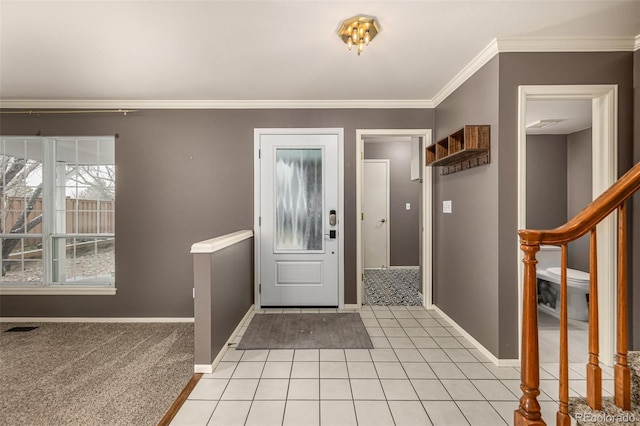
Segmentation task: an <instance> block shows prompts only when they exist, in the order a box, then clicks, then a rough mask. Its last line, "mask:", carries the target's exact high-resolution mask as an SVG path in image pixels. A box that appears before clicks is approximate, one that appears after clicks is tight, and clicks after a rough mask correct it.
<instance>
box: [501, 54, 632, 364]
mask: <svg viewBox="0 0 640 426" xmlns="http://www.w3.org/2000/svg"><path fill="white" fill-rule="evenodd" d="M499 73H500V88H499V101H500V117H499V122H500V127H499V131H498V133H499V138H500V141H501V143H500V147H499V151H500V154H499V155H500V169H499V180H498V188H499V207H498V211H499V228H498V234H499V236H500V237H499V239H500V241H499V251H500V253H499V271H500V274H499V275H500V276H499V292H500V302H499V316H500V327H499V342H500V348H499V349H500V350H499V352H498V354H497V355H499V357H500V358H514V357H516V356H517V354H518V348H517V341H518V312H517V306H518V304H517V297H518V291H517V290H518V285H517V280H518V272H517V265H518V262H519V261H520V258H521V256H520V253H518V250H516V247H517V194H518V189H517V176H518V170H517V169H518V166H517V159H518V156H517V140H518V129H517V127H518V125H517V123H518V120H517V115H518V86H519V85H535V84H549V85H550V84H617V85H618V172H619V175H622V174H623V173H624V172H625V171H627V170H629V168H630V167H631V165H632V163H633V161H632V159H633V157H632V155H633V143H634V141H633V116H632V115H633V53H631V52H598V53H587V52H585V53H502V54H500V70H499ZM639 143H640V141H638V140H636V146H638V144H639ZM636 149H637V148H636ZM491 155H492V157H493V155H494V153H493V152H492V153H491ZM639 249H640V248H639ZM632 255H633V254H632V252H630V256H632ZM635 256H637V254H636V255H635ZM636 263H638V262H636ZM634 308H635V309H634V310H635V311H637V310H640V305H635V306H634ZM637 343H639V344H640V342H637Z"/></svg>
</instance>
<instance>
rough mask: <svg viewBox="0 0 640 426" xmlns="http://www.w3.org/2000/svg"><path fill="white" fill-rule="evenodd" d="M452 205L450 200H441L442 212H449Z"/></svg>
mask: <svg viewBox="0 0 640 426" xmlns="http://www.w3.org/2000/svg"><path fill="white" fill-rule="evenodd" d="M452 211H453V210H452V207H451V200H446V201H443V202H442V213H451V212H452Z"/></svg>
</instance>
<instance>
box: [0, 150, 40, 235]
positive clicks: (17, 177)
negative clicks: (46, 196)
mask: <svg viewBox="0 0 640 426" xmlns="http://www.w3.org/2000/svg"><path fill="white" fill-rule="evenodd" d="M42 159H43V156H42V141H41V140H39V139H38V140H32V139H19V138H11V139H9V138H3V139H2V140H1V143H0V173H2V177H1V181H0V184H1V185H0V195H1V204H2V215H1V220H0V233H12V234H25V233H29V232H31V233H40V232H42V231H41V229H40V228H38V229H34V227H36V226H37V225H38V224H39V223H40V221H41V217H40V213H41V211H42V192H43V185H42Z"/></svg>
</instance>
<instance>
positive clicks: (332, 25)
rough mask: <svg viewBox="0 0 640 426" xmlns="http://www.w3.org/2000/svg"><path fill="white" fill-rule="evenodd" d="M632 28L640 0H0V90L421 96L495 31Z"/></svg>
mask: <svg viewBox="0 0 640 426" xmlns="http://www.w3.org/2000/svg"><path fill="white" fill-rule="evenodd" d="M360 13H363V14H367V15H374V16H377V17H378V19H379V22H380V25H381V28H382V29H381V32H380V34H379V35H378V36H377V37H376V39H375V40H373V42H372V43H371V44H370V45H369V46H368V47H366V48H365V51H364V53H363V54H362V55H361V56H359V57H358V56H357V55H356V53H355V51H351V52H349V51H348V50H347V48H346V45H345V44H343V42H342V41H341V40H340V39H339V38H338V36H337V35H336V33H335V31H336V29H337V28H338V26H339V24H340V21H341V20H343V19H346V18H349V17H351V16H353V15H356V14H360ZM638 33H640V1H638V0H633V1H630V0H625V1H618V0H598V1H594V0H587V1H584V0H563V1H551V0H538V1H527V0H494V1H462V0H448V1H442V0H414V1H402V0H393V1H373V2H366V1H358V0H352V1H313V0H290V1H272V0H258V1H243V0H234V1H216V0H201V1H148V0H137V1H115V0H114V1H94V0H76V1H55V0H45V1H39V2H38V1H29V0H22V1H16V0H0V99H2V100H5V101H6V100H18V99H21V100H141V101H154V100H178V101H180V100H183V101H184V100H193V101H198V100H200V101H206V100H209V101H211V100H258V101H260V100H263V101H264V100H291V101H314V102H315V101H332V100H338V101H352V100H354V101H367V100H382V101H409V102H411V101H424V100H432V99H434V98H435V97H436V96H437V95H438V93H439V92H440V91H441V90H442V89H443V87H445V86H446V85H447V83H448V82H450V81H451V80H452V79H453V78H454V77H455V76H456V74H458V73H459V72H460V71H461V70H463V69H464V67H465V66H466V65H467V64H469V63H470V62H471V61H472V60H473V59H474V57H476V55H478V54H479V53H480V52H482V51H483V49H485V47H487V46H488V45H489V44H490V43H491V42H492V40H494V39H496V38H498V39H500V38H512V37H517V38H522V37H524V38H538V39H539V38H541V37H542V38H547V37H559V38H578V39H581V38H590V39H591V38H600V37H604V38H606V39H612V38H623V37H624V38H629V39H630V40H633V39H634V37H636V35H637V34H638ZM635 43H636V45H637V43H638V41H637V39H636V41H635Z"/></svg>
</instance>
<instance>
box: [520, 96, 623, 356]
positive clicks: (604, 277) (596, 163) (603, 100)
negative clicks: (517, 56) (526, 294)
mask: <svg viewBox="0 0 640 426" xmlns="http://www.w3.org/2000/svg"><path fill="white" fill-rule="evenodd" d="M579 100H588V101H589V102H590V103H591V114H592V132H591V137H592V171H593V177H592V189H591V192H592V194H591V198H592V199H595V198H596V197H598V196H599V195H600V194H602V192H604V191H605V190H606V189H607V188H609V187H610V186H611V185H612V184H613V183H614V182H615V181H616V180H617V175H618V173H617V157H618V155H617V146H618V141H617V122H618V112H617V105H618V99H617V86H615V85H580V86H562V85H559V86H520V88H519V95H518V101H519V106H518V229H526V228H527V205H528V200H527V176H528V175H527V149H526V147H527V144H526V138H527V135H526V133H527V124H529V123H527V111H528V108H529V102H530V101H579ZM597 232H598V247H597V249H598V258H597V261H598V297H599V302H600V303H599V311H598V316H599V330H600V333H599V347H600V361H601V362H603V363H604V364H606V365H612V364H613V361H614V353H615V331H614V325H615V323H614V319H615V312H616V307H615V283H616V269H615V265H616V256H615V254H616V245H617V238H616V219H615V217H612V216H609V218H607V219H605V221H603V222H602V223H601V224H600V225H598V230H597ZM517 250H518V259H521V258H522V255H521V251H520V248H519V247H518V248H517ZM523 277H524V267H523V263H522V262H518V329H519V330H520V332H519V333H518V337H519V340H520V341H521V339H522V333H521V326H522V283H523ZM520 343H521V342H520ZM519 346H520V348H522V345H521V344H520V345H519Z"/></svg>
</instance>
